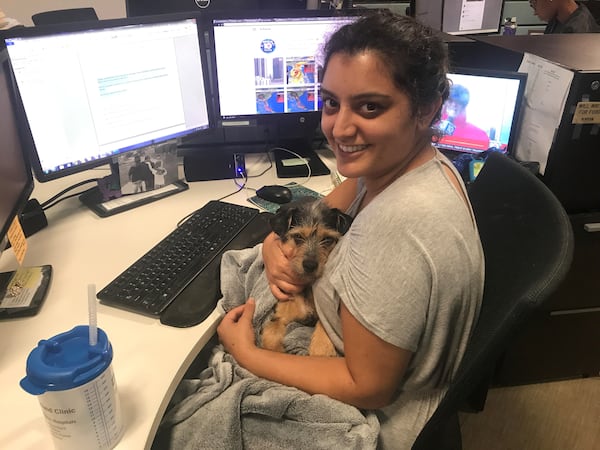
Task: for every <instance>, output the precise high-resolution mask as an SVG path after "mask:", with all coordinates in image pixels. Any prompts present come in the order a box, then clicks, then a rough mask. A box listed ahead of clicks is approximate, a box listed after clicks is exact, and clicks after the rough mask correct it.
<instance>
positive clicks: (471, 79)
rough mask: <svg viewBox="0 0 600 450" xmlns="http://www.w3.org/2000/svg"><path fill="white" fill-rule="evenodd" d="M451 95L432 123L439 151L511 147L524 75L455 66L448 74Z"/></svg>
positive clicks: (475, 152)
mask: <svg viewBox="0 0 600 450" xmlns="http://www.w3.org/2000/svg"><path fill="white" fill-rule="evenodd" d="M448 78H449V79H450V80H451V86H450V94H449V97H448V99H447V100H446V102H445V103H444V105H443V106H442V115H441V120H440V121H439V122H438V123H436V124H435V126H436V127H437V128H438V130H440V131H441V132H442V137H441V138H440V139H439V141H438V142H437V143H436V146H437V147H438V148H439V149H442V150H450V151H454V152H462V153H471V154H478V153H482V152H485V151H487V150H495V151H500V152H503V153H507V152H510V151H511V150H512V147H514V143H515V139H516V133H517V128H518V127H517V125H518V123H519V120H518V119H519V115H520V112H521V105H522V102H523V93H524V91H525V83H526V80H527V75H526V74H524V73H516V72H505V71H485V70H476V69H456V70H453V71H452V72H451V73H449V74H448Z"/></svg>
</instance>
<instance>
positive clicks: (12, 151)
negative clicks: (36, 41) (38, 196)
mask: <svg viewBox="0 0 600 450" xmlns="http://www.w3.org/2000/svg"><path fill="white" fill-rule="evenodd" d="M0 65H1V66H2V67H0V116H1V117H2V120H0V136H1V139H0V192H1V193H2V194H1V195H0V252H1V251H2V250H4V246H5V244H6V234H7V232H8V229H9V227H10V226H11V224H12V223H13V221H14V219H15V217H17V216H18V214H19V213H20V212H21V211H22V210H23V208H25V205H26V204H27V201H28V200H29V196H30V195H31V192H32V191H33V176H32V173H31V168H30V167H29V163H28V161H27V160H26V159H25V153H24V149H23V146H22V145H21V138H20V135H19V126H18V124H17V118H16V114H15V112H16V106H15V101H16V99H15V97H14V91H13V86H12V78H11V71H10V65H9V62H8V54H7V52H6V50H0Z"/></svg>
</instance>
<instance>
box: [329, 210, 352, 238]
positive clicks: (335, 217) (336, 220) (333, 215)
mask: <svg viewBox="0 0 600 450" xmlns="http://www.w3.org/2000/svg"><path fill="white" fill-rule="evenodd" d="M325 221H326V223H327V226H328V227H329V228H331V229H332V230H336V231H337V232H339V233H340V234H345V233H346V231H348V229H349V228H350V225H351V224H352V217H350V216H349V215H348V214H344V213H343V212H341V211H340V210H339V209H337V208H331V209H328V210H327V212H326V216H325Z"/></svg>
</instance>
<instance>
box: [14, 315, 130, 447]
mask: <svg viewBox="0 0 600 450" xmlns="http://www.w3.org/2000/svg"><path fill="white" fill-rule="evenodd" d="M112 357H113V351H112V346H111V344H110V342H109V340H108V337H107V336H106V333H105V332H104V331H103V330H101V329H100V328H98V329H97V343H96V345H90V341H89V327H88V326H87V325H80V326H76V327H75V328H73V329H72V330H70V331H67V332H65V333H61V334H58V335H56V336H54V337H52V338H50V339H47V340H42V341H40V342H39V343H38V346H37V347H36V348H34V349H33V350H32V351H31V353H30V354H29V357H28V358H27V366H26V372H27V376H26V377H25V378H23V379H22V380H21V383H20V384H21V387H22V388H23V389H24V390H25V391H27V392H29V393H30V394H33V395H37V396H38V397H39V402H40V406H41V408H42V413H43V414H44V417H45V419H46V423H47V424H48V426H49V428H50V432H51V434H52V437H53V440H54V445H55V447H56V448H57V449H59V450H81V449H86V450H92V449H97V450H109V449H112V448H113V447H114V446H115V445H116V444H117V443H118V442H119V439H120V438H121V436H122V434H123V426H122V423H121V410H120V405H119V397H118V393H117V387H116V383H115V378H114V373H113V370H112V365H111V362H112Z"/></svg>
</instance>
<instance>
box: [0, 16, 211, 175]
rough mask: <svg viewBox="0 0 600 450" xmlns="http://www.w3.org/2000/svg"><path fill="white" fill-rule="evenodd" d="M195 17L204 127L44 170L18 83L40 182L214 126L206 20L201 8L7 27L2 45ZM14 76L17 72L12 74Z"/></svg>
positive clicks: (30, 154)
mask: <svg viewBox="0 0 600 450" xmlns="http://www.w3.org/2000/svg"><path fill="white" fill-rule="evenodd" d="M189 19H193V20H196V26H197V32H198V42H199V50H200V60H201V64H202V72H203V73H202V76H203V82H204V92H205V97H206V106H207V113H208V124H207V125H206V126H204V127H197V128H194V129H192V130H187V131H185V132H182V133H181V134H178V135H177V136H176V137H173V136H169V137H166V138H164V139H156V140H154V141H152V142H151V143H148V142H146V143H140V145H139V146H135V147H134V148H132V147H128V148H127V149H122V150H121V151H119V152H117V153H115V154H113V155H108V156H104V157H101V158H98V159H95V160H91V161H86V162H83V163H81V164H78V165H76V166H71V167H65V168H62V169H60V170H55V171H52V172H46V171H44V170H43V168H42V165H41V162H40V159H39V155H38V152H37V149H36V146H35V142H34V139H33V135H32V133H31V130H30V128H29V123H28V120H27V115H26V113H25V109H24V106H23V102H22V100H21V97H20V94H19V90H18V86H16V83H15V86H16V87H15V88H16V98H17V113H18V118H19V122H21V123H22V127H23V141H24V142H23V144H24V147H25V150H26V153H27V156H28V158H29V160H30V165H31V168H32V169H33V173H34V175H35V178H36V179H37V180H38V181H40V182H47V181H52V180H56V179H59V178H63V177H66V176H69V175H73V174H76V173H80V172H83V171H86V170H89V169H93V168H95V167H99V166H103V165H107V164H110V163H111V162H114V159H115V158H116V156H117V155H121V154H124V153H127V152H130V151H135V150H138V149H140V148H144V147H146V146H149V145H155V144H159V143H161V142H166V141H169V140H172V139H182V138H188V137H189V136H192V135H194V134H196V133H200V132H203V131H204V130H207V129H211V128H214V127H215V123H216V121H215V113H214V110H213V109H212V102H211V100H210V98H209V93H210V91H211V86H210V80H209V69H208V60H207V56H206V42H205V37H204V29H203V27H204V22H203V20H202V16H201V14H200V13H198V12H181V13H172V14H161V15H153V16H137V17H126V18H119V19H106V20H98V21H86V22H72V23H62V24H52V25H43V26H37V27H24V28H15V29H11V30H8V31H6V32H5V33H4V34H3V35H2V38H3V42H2V43H3V45H4V44H5V41H4V39H12V38H21V37H27V38H29V37H41V36H48V35H58V34H66V33H73V32H80V31H88V30H90V31H92V30H102V29H110V28H118V27H127V26H137V25H145V24H149V25H152V24H161V23H170V22H178V21H184V20H189ZM13 76H14V75H13Z"/></svg>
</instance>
